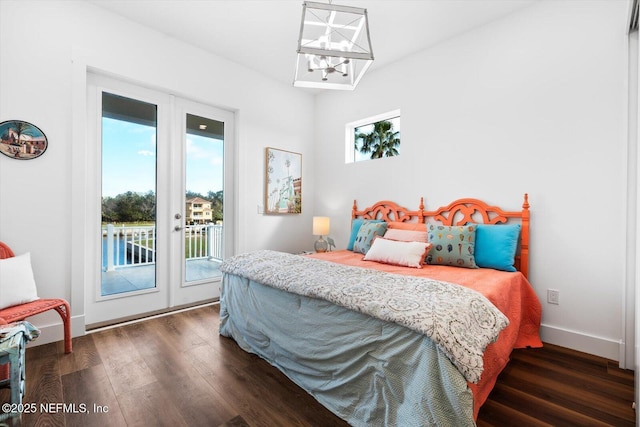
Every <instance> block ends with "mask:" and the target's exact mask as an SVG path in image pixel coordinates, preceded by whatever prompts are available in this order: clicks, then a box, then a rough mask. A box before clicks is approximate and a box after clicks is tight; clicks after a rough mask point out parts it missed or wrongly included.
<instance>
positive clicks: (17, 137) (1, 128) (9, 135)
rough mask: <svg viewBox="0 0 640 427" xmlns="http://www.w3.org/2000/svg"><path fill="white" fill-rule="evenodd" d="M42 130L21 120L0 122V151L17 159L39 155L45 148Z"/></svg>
mask: <svg viewBox="0 0 640 427" xmlns="http://www.w3.org/2000/svg"><path fill="white" fill-rule="evenodd" d="M47 146H48V142H47V137H46V136H45V134H44V132H42V131H41V130H40V128H38V127H37V126H35V125H33V124H31V123H28V122H24V121H22V120H7V121H4V122H1V123H0V153H2V154H4V155H5V156H7V157H10V158H12V159H17V160H31V159H35V158H36V157H40V156H41V155H42V154H43V153H44V152H45V151H46V150H47Z"/></svg>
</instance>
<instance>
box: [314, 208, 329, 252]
mask: <svg viewBox="0 0 640 427" xmlns="http://www.w3.org/2000/svg"><path fill="white" fill-rule="evenodd" d="M328 234H329V217H328V216H314V217H313V235H314V236H320V238H319V239H318V240H316V243H315V244H314V249H315V251H316V252H326V251H327V249H328V248H329V245H328V244H327V241H326V240H324V239H323V238H322V236H326V235H328Z"/></svg>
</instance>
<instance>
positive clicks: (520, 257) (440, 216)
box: [351, 193, 530, 277]
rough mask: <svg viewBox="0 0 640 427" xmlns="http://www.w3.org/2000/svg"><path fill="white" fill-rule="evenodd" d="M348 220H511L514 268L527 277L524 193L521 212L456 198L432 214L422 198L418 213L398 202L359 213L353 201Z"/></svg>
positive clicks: (527, 215) (452, 222)
mask: <svg viewBox="0 0 640 427" xmlns="http://www.w3.org/2000/svg"><path fill="white" fill-rule="evenodd" d="M351 218H352V219H353V218H365V219H381V220H384V221H387V222H391V221H400V222H418V223H424V222H438V223H441V224H442V225H463V224H467V223H469V222H472V223H476V224H506V223H507V222H509V220H510V219H512V220H516V221H518V220H519V222H520V225H521V229H520V242H519V247H518V253H517V255H516V259H515V267H516V269H518V271H520V272H521V273H522V274H523V275H524V276H525V277H528V276H529V222H530V221H529V220H530V212H529V196H528V194H526V193H525V195H524V202H523V203H522V210H519V211H505V210H502V209H501V208H499V207H497V206H491V205H489V204H487V203H485V202H483V201H482V200H478V199H458V200H456V201H453V202H451V203H449V204H448V205H447V206H443V207H440V208H438V209H436V210H434V211H427V210H425V209H424V199H423V198H422V197H421V198H420V205H419V207H418V210H415V211H411V210H408V209H406V208H404V207H402V206H400V205H398V204H397V203H394V202H391V201H388V200H384V201H380V202H377V203H375V204H374V205H373V206H370V207H368V208H366V209H364V210H358V206H357V204H356V201H355V200H354V201H353V208H352V210H351Z"/></svg>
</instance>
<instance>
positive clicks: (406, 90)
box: [314, 0, 628, 360]
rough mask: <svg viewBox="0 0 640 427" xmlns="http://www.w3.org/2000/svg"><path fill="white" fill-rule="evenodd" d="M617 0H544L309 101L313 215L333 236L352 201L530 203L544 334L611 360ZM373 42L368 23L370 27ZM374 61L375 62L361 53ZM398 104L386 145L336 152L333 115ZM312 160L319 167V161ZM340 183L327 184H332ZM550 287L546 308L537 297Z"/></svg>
mask: <svg viewBox="0 0 640 427" xmlns="http://www.w3.org/2000/svg"><path fill="white" fill-rule="evenodd" d="M627 11H628V3H627V2H626V1H615V2H610V1H573V0H572V1H553V2H552V1H543V2H537V3H535V4H534V5H533V6H531V7H528V8H526V9H524V10H521V11H519V12H517V13H515V14H513V15H510V16H508V17H506V18H504V19H501V20H499V21H495V22H493V23H491V24H489V25H487V26H484V27H482V28H478V29H475V30H473V31H471V32H468V33H466V34H463V35H460V36H458V37H455V38H453V39H450V40H448V41H446V42H444V43H441V44H439V45H437V46H435V47H433V48H431V49H428V50H426V51H423V52H421V53H419V54H416V55H413V56H411V57H409V58H406V59H404V60H402V61H399V62H397V63H396V64H394V65H392V66H389V67H385V68H383V69H380V70H376V69H375V66H374V67H372V69H371V72H370V73H369V74H368V75H366V76H365V77H364V78H363V80H362V81H361V83H360V85H359V87H358V88H357V89H356V91H355V92H353V93H327V94H322V95H319V96H318V97H317V101H316V117H317V119H316V138H317V142H318V144H317V145H316V149H315V152H314V153H315V158H316V170H317V173H318V175H317V182H318V185H317V188H316V192H315V205H316V211H317V212H318V213H320V212H322V213H323V214H326V215H329V216H330V217H331V219H332V229H331V235H332V237H333V238H334V239H335V240H336V243H337V244H338V246H341V247H343V248H344V246H345V245H346V242H347V238H348V227H349V219H350V216H349V215H350V209H351V205H352V203H353V199H357V200H358V204H359V206H360V207H361V208H364V207H366V206H370V205H371V204H372V203H374V202H376V201H378V200H388V199H390V200H394V201H397V202H398V203H400V204H402V205H404V206H406V207H408V208H410V209H417V207H418V202H419V198H420V197H421V196H424V197H425V205H426V207H427V208H428V209H433V208H437V207H439V206H443V205H446V204H448V203H449V202H451V201H452V200H454V199H457V198H460V197H475V198H479V199H483V200H485V201H487V202H489V203H491V204H495V205H498V206H502V207H503V208H506V209H509V210H518V209H519V208H520V206H521V204H522V195H523V193H525V192H527V193H529V200H530V203H531V231H532V235H531V259H530V261H531V270H530V281H531V283H532V285H533V287H534V288H535V290H536V292H537V294H538V295H539V297H540V299H541V301H542V303H543V329H542V335H543V339H544V340H545V341H547V342H551V343H556V344H560V345H564V346H568V347H572V348H576V349H579V350H583V351H587V352H591V353H594V354H600V355H603V356H606V357H609V358H611V359H616V360H617V359H618V357H619V348H618V342H619V341H620V340H622V339H623V338H624V336H623V335H624V332H623V331H622V329H623V328H622V319H621V316H622V310H623V292H624V289H625V267H626V266H625V257H626V237H625V233H626V229H625V224H626V218H625V212H626V185H627V180H626V167H627V162H626V153H627V151H626V150H627V137H626V131H627V126H626V108H627V92H626V91H627V43H628V42H627V34H626V28H627ZM372 39H373V40H372V41H373V43H374V51H375V34H372ZM374 64H375V62H374ZM394 109H401V113H402V146H401V148H402V151H401V155H400V156H399V157H396V158H390V159H381V160H375V161H370V162H364V163H357V164H345V162H344V139H345V136H344V133H345V130H344V125H345V123H347V122H351V121H355V120H358V119H362V118H365V117H368V116H373V115H376V114H379V113H383V112H386V111H391V110H394ZM320 165H322V168H320ZM338 188H339V191H337V190H336V189H338ZM548 288H553V289H558V290H559V291H560V305H557V306H556V305H549V304H547V302H546V291H547V289H548Z"/></svg>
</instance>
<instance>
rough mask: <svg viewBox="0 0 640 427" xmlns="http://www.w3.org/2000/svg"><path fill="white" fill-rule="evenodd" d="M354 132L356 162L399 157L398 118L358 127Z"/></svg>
mask: <svg viewBox="0 0 640 427" xmlns="http://www.w3.org/2000/svg"><path fill="white" fill-rule="evenodd" d="M354 132H355V134H354V141H355V144H354V150H355V151H354V160H355V161H356V162H359V161H362V160H372V159H379V158H382V157H393V156H398V155H400V117H393V118H389V119H385V120H381V121H379V122H375V123H370V124H367V125H363V126H359V127H357V128H355V129H354Z"/></svg>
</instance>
